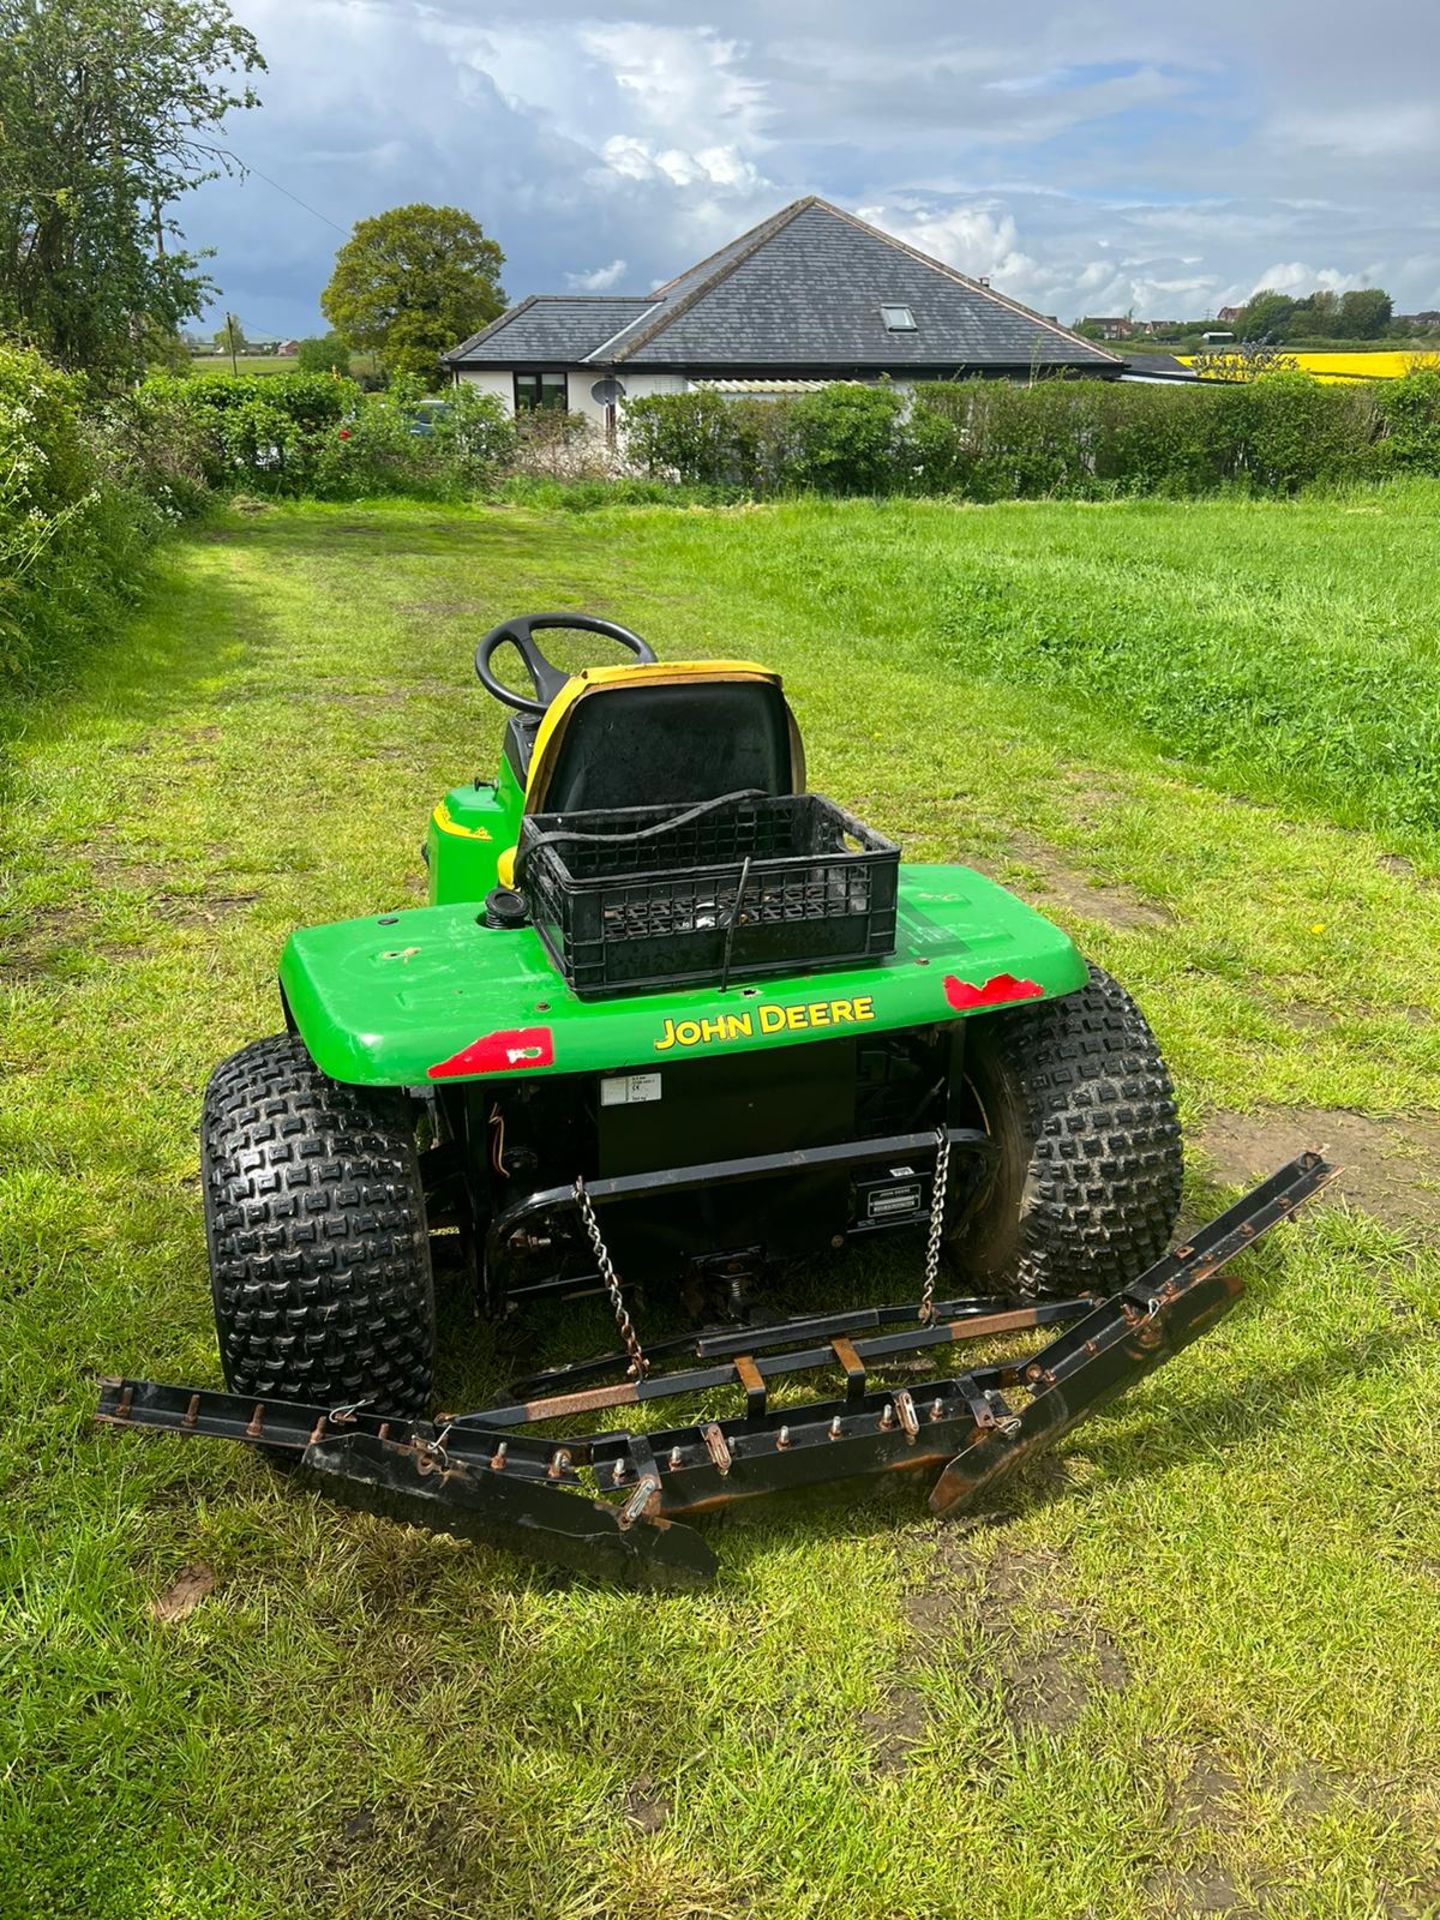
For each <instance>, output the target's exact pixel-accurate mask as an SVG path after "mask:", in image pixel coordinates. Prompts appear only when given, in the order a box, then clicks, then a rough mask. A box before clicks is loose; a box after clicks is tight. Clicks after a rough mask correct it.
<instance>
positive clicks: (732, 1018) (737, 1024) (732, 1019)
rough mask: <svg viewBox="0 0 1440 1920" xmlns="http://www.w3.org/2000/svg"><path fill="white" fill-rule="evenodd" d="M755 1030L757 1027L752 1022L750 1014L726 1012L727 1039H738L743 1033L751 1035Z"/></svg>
mask: <svg viewBox="0 0 1440 1920" xmlns="http://www.w3.org/2000/svg"><path fill="white" fill-rule="evenodd" d="M754 1031H755V1029H754V1028H753V1027H752V1026H751V1024H750V1016H749V1014H748V1013H727V1014H726V1016H725V1038H726V1039H727V1040H738V1039H739V1038H740V1036H741V1034H746V1035H750V1034H753V1033H754Z"/></svg>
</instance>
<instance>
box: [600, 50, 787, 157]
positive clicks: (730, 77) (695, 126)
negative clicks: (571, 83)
mask: <svg viewBox="0 0 1440 1920" xmlns="http://www.w3.org/2000/svg"><path fill="white" fill-rule="evenodd" d="M580 44H581V46H582V47H583V48H584V49H585V51H586V53H587V54H589V55H590V56H591V58H592V59H594V60H596V61H599V62H600V63H602V64H603V65H604V66H605V67H607V68H608V69H609V71H610V73H611V75H612V76H613V78H614V81H615V84H616V86H617V87H618V88H619V90H620V92H621V93H622V94H623V95H624V97H625V100H626V103H627V104H628V105H629V106H630V107H631V108H632V109H633V110H634V113H635V116H636V117H637V118H638V119H639V121H640V122H641V124H642V125H643V126H645V127H647V128H649V129H651V130H652V131H654V132H656V133H659V134H668V135H670V136H671V137H672V138H674V139H677V140H680V139H683V140H684V141H685V142H686V144H687V145H694V144H696V143H697V139H698V141H700V142H703V143H704V144H707V145H709V144H717V145H723V144H725V141H726V137H727V136H728V138H729V139H730V140H731V141H734V140H737V139H739V140H742V141H750V142H754V141H757V140H759V139H761V138H763V135H764V127H765V122H766V121H767V119H768V118H769V109H768V104H767V99H768V90H767V88H766V87H765V85H764V83H763V82H761V81H759V80H757V79H755V78H753V77H752V76H751V75H750V74H748V73H747V72H746V71H745V69H744V66H743V64H742V62H743V57H744V52H745V50H744V48H742V47H741V45H740V44H739V43H738V42H737V41H734V40H727V39H724V38H722V36H721V35H720V34H718V33H716V32H715V30H714V29H713V28H711V27H664V26H656V25H654V24H652V23H649V22H646V23H642V22H639V21H617V22H615V23H614V24H613V25H603V26H602V25H592V26H587V27H586V28H585V29H584V30H583V31H582V32H581V34H580Z"/></svg>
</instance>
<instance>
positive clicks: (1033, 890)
mask: <svg viewBox="0 0 1440 1920" xmlns="http://www.w3.org/2000/svg"><path fill="white" fill-rule="evenodd" d="M975 864H976V865H977V866H979V867H980V869H981V871H982V872H984V873H988V874H989V875H990V877H991V878H992V879H998V880H1000V881H1001V882H1002V884H1010V883H1009V882H1008V881H1007V880H1006V873H1007V871H1008V870H1009V869H1010V868H1012V867H1014V866H1020V867H1023V868H1024V869H1026V878H1025V879H1024V880H1023V881H1022V882H1021V883H1020V884H1019V886H1018V887H1017V889H1016V890H1017V891H1018V892H1020V893H1024V894H1038V896H1039V904H1041V905H1044V906H1047V907H1048V906H1058V907H1061V908H1063V909H1065V910H1066V911H1067V912H1069V913H1073V914H1077V915H1078V916H1079V917H1080V918H1081V919H1082V920H1095V921H1098V922H1099V923H1100V925H1101V926H1106V927H1116V928H1119V929H1120V930H1121V931H1125V932H1133V931H1134V930H1135V929H1137V928H1141V927H1168V926H1170V925H1171V924H1172V916H1171V915H1170V914H1169V913H1167V912H1166V910H1165V909H1164V908H1163V907H1158V906H1156V905H1154V904H1153V903H1152V902H1150V901H1147V900H1142V899H1141V898H1140V896H1139V895H1138V894H1137V893H1135V892H1133V891H1132V890H1131V889H1130V888H1128V887H1122V886H1108V885H1104V884H1102V883H1100V882H1098V881H1094V880H1088V879H1086V878H1085V876H1084V875H1083V874H1079V873H1077V872H1076V871H1075V870H1074V868H1073V867H1069V866H1067V865H1066V864H1065V862H1064V861H1063V860H1062V859H1061V858H1060V856H1059V854H1058V853H1056V851H1055V849H1054V848H1053V847H1050V846H1047V845H1046V844H1045V842H1044V841H1043V840H1037V839H1035V838H1033V837H1032V836H1031V835H1030V834H1016V835H1012V837H1011V841H1010V848H1009V852H1008V854H1007V856H1006V858H1005V859H1004V860H1002V861H988V862H987V861H977V862H976V863H975ZM1032 876H1033V877H1032Z"/></svg>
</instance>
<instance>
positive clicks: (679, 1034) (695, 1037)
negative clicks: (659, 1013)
mask: <svg viewBox="0 0 1440 1920" xmlns="http://www.w3.org/2000/svg"><path fill="white" fill-rule="evenodd" d="M675 1038H676V1039H677V1040H678V1041H679V1042H680V1044H681V1046H682V1047H695V1046H698V1045H699V1044H700V1028H699V1024H698V1023H697V1022H696V1021H694V1020H682V1021H681V1022H680V1024H679V1026H678V1027H676V1029H675Z"/></svg>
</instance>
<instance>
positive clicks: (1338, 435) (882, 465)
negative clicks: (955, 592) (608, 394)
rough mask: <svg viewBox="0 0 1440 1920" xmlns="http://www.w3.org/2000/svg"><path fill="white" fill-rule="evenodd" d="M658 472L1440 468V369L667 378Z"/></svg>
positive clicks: (1223, 475) (1356, 471) (799, 483)
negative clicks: (804, 384) (903, 379)
mask: <svg viewBox="0 0 1440 1920" xmlns="http://www.w3.org/2000/svg"><path fill="white" fill-rule="evenodd" d="M625 423H626V445H627V449H628V452H629V456H630V459H631V461H632V463H634V464H635V465H636V466H638V467H639V468H640V469H641V470H642V471H643V472H645V473H647V474H649V475H651V476H653V477H664V478H668V479H671V480H674V481H678V482H682V483H685V484H688V485H698V486H732V487H736V488H740V489H743V490H744V491H746V492H748V493H755V494H761V495H775V494H785V493H804V492H818V493H830V494H929V495H951V496H955V497H960V498H964V499H968V500H1026V499H1041V498H1046V499H1054V498H1072V499H1104V498H1107V497H1111V496H1114V495H1117V494H1159V495H1168V496H1171V497H1175V496H1186V495H1195V494H1204V493H1213V492H1218V491H1221V490H1226V489H1240V490H1245V491H1249V492H1254V493H1261V494H1275V493H1293V492H1295V491H1296V490H1297V489H1298V488H1300V487H1303V486H1306V485H1309V484H1312V483H1314V482H1316V481H1335V480H1344V479H1371V478H1377V477H1380V476H1383V475H1384V474H1386V473H1390V472H1395V471H1400V470H1405V471H1411V472H1421V473H1430V474H1440V373H1437V372H1433V371H1419V372H1412V373H1410V374H1408V375H1406V376H1405V378H1403V379H1400V380H1388V381H1374V382H1364V383H1357V384H1354V385H1345V386H1322V385H1321V384H1320V383H1319V382H1318V381H1315V380H1312V379H1311V378H1310V377H1309V376H1308V375H1307V374H1303V373H1276V374H1269V375H1266V376H1264V377H1262V378H1260V379H1258V380H1255V381H1252V382H1249V383H1248V384H1243V385H1242V384H1238V383H1237V384H1229V383H1223V384H1222V383H1218V382H1217V383H1214V384H1210V385H1206V386H1149V385H1142V384H1131V383H1123V384H1122V383H1119V382H1111V381H1098V380H1043V381H1038V382H1036V383H1035V384H1033V385H1031V386H1012V385H1010V384H1009V383H1008V382H1004V381H998V380H996V381H990V380H968V381H963V382H943V381H936V382H930V383H926V384H924V385H922V386H918V387H916V388H915V389H914V390H913V393H911V394H905V395H902V394H901V393H898V392H896V391H895V390H894V389H893V388H890V387H886V386H878V387H867V386H862V385H860V384H858V383H849V382H847V383H838V384H835V385H832V386H828V387H825V388H823V389H821V390H819V391H817V392H814V393H807V394H802V395H800V396H798V397H795V398H777V399H771V400H766V399H759V398H742V399H730V400H727V399H722V398H721V396H720V395H719V394H716V393H711V392H707V391H704V390H701V391H698V392H694V393H683V394H660V395H655V396H652V397H648V398H645V399H640V400H633V401H631V402H630V403H629V404H628V406H627V407H626V409H625Z"/></svg>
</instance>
